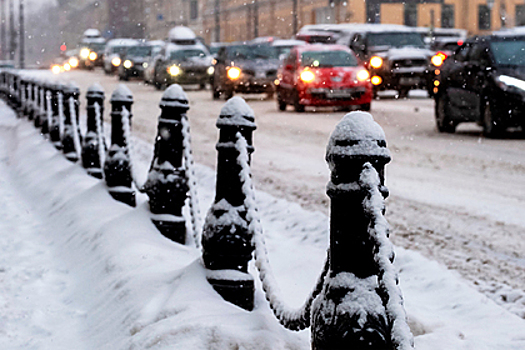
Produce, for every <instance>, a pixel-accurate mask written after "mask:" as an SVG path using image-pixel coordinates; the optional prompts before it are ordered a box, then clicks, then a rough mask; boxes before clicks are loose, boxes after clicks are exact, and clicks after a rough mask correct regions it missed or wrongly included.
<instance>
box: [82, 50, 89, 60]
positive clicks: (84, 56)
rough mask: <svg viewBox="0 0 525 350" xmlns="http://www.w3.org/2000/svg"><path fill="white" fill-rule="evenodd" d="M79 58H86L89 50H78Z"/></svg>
mask: <svg viewBox="0 0 525 350" xmlns="http://www.w3.org/2000/svg"><path fill="white" fill-rule="evenodd" d="M80 57H82V58H83V59H86V58H88V57H89V49H86V48H83V49H82V50H80Z"/></svg>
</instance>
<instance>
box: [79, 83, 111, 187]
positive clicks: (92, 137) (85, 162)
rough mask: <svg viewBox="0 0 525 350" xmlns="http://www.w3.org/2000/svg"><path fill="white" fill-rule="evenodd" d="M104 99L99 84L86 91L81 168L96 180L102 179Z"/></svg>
mask: <svg viewBox="0 0 525 350" xmlns="http://www.w3.org/2000/svg"><path fill="white" fill-rule="evenodd" d="M104 98H105V96H104V88H103V87H102V86H100V84H93V85H91V86H90V87H89V88H88V89H87V92H86V100H87V107H86V109H87V130H86V135H85V136H84V142H83V145H82V166H83V167H84V168H85V169H86V171H87V173H88V174H89V175H91V176H93V177H96V178H97V179H102V178H103V173H102V166H103V161H104V159H103V158H104V156H103V154H104V155H105V153H106V144H105V142H104V140H105V139H104V129H103V125H104V121H103V116H104ZM101 158H102V159H101Z"/></svg>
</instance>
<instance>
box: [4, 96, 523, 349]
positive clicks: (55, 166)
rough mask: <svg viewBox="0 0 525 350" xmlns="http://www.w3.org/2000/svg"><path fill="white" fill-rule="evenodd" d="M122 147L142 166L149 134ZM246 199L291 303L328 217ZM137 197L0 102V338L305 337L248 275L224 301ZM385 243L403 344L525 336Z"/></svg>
mask: <svg viewBox="0 0 525 350" xmlns="http://www.w3.org/2000/svg"><path fill="white" fill-rule="evenodd" d="M134 154H135V156H136V157H137V158H136V159H134V161H135V162H136V164H137V170H139V171H142V170H143V169H146V168H147V164H148V163H149V161H150V157H151V145H146V144H142V143H136V144H135V153H134ZM141 169H142V170H141ZM197 177H198V184H199V203H200V204H201V213H205V212H206V211H207V209H208V207H209V205H210V203H211V200H212V199H213V192H214V173H213V172H212V171H211V170H210V169H208V168H205V167H198V168H197ZM257 199H258V204H259V211H260V214H261V217H262V224H263V227H264V230H265V236H266V241H267V244H268V250H269V254H270V260H271V264H272V267H273V268H274V272H275V274H276V276H277V278H278V282H279V284H280V287H281V290H282V292H283V295H284V297H285V299H286V302H287V303H289V304H291V305H295V306H299V305H300V304H301V303H302V302H303V300H304V298H305V297H306V295H307V294H308V292H309V291H310V289H311V288H312V287H313V285H314V281H315V279H316V277H317V275H318V273H319V271H320V269H321V265H322V263H323V259H324V254H325V248H326V243H327V234H328V232H327V227H328V218H327V217H326V216H324V215H322V214H320V213H312V212H308V211H305V210H303V209H301V208H300V207H299V206H298V205H297V204H294V203H289V202H286V201H284V200H280V199H276V198H274V197H271V196H269V195H267V194H265V193H261V192H258V193H257ZM138 202H139V205H138V207H137V208H130V207H128V206H126V205H123V204H121V203H118V202H116V201H114V200H113V199H112V198H111V197H110V196H109V194H108V193H107V190H106V188H105V185H104V184H103V182H101V181H98V180H96V179H94V178H91V177H89V176H88V175H87V174H86V172H85V170H84V169H82V168H81V167H80V166H79V165H78V164H73V163H70V162H68V161H67V160H66V159H65V158H64V157H63V155H62V154H60V153H59V152H58V151H56V150H55V149H54V147H53V146H52V145H51V144H50V143H49V142H48V141H46V140H45V139H44V138H43V137H42V136H41V135H39V133H38V131H37V130H35V128H34V127H33V126H32V125H31V124H30V123H29V122H27V121H26V120H18V119H16V118H15V117H14V115H13V113H12V112H11V111H8V110H7V109H6V107H5V106H2V103H1V102H0V229H1V231H0V232H2V235H1V236H0V249H1V250H0V252H1V253H2V255H1V256H0V276H2V279H3V281H2V284H1V285H0V312H1V313H0V348H2V349H9V350H22V349H23V350H27V349H35V350H47V349H53V350H55V349H66V348H67V349H79V350H83V349H86V350H92V349H100V350H106V349H107V350H119V349H122V350H124V349H126V350H128V349H137V350H138V349H145V348H151V349H188V350H200V349H202V350H210V349H217V350H230V349H231V350H233V349H243V350H252V349H253V350H266V349H267V350H279V349H293V350H299V349H301V350H308V349H309V347H310V346H309V337H310V336H309V331H308V330H306V331H303V332H299V333H294V332H291V331H287V330H285V329H284V328H282V327H281V326H280V325H279V324H278V323H277V321H276V319H275V317H274V316H273V315H272V313H271V311H270V310H269V308H268V305H267V303H266V301H265V299H264V295H263V294H262V292H261V288H260V286H259V285H258V286H257V292H256V307H255V310H254V311H253V312H247V311H245V310H242V309H239V308H238V307H236V306H233V305H231V304H229V303H225V302H224V301H223V300H222V299H221V298H220V297H219V296H218V295H217V293H215V292H214V291H213V289H212V288H211V287H210V286H209V284H207V282H206V279H205V271H204V269H203V268H202V265H201V263H200V259H199V256H200V252H198V251H197V250H196V249H194V248H193V247H191V246H181V245H178V244H176V243H173V242H171V241H168V240H166V239H165V238H164V237H162V236H161V235H160V234H159V233H158V231H156V229H155V227H154V225H153V224H152V223H151V222H150V220H149V213H148V210H147V203H146V199H145V198H144V197H142V195H140V194H139V196H138ZM387 206H388V203H387ZM396 252H397V258H396V266H397V267H398V268H399V269H400V279H401V283H400V286H401V290H402V292H403V294H404V296H405V302H406V310H407V314H408V316H409V319H410V324H411V327H412V330H413V331H414V333H415V342H416V349H418V350H438V349H439V350H444V349H446V350H463V349H476V350H494V349H498V350H499V349H505V350H523V349H525V321H524V320H523V319H520V318H519V317H517V316H516V315H513V314H511V313H509V312H508V311H506V310H504V309H503V308H501V307H499V306H498V305H496V304H495V303H494V302H492V301H491V300H489V299H488V298H486V297H485V296H483V295H481V294H479V293H478V292H476V291H475V290H474V289H473V288H471V287H470V286H468V285H467V284H465V283H464V282H463V281H462V280H461V279H460V278H459V276H458V275H457V274H456V273H452V272H450V271H447V270H446V269H445V268H444V267H442V266H440V265H439V264H437V263H436V262H431V261H429V260H427V259H425V258H424V257H422V256H421V255H419V254H417V253H414V252H411V251H405V250H402V249H399V248H396ZM251 273H252V274H253V275H254V276H256V272H255V270H254V269H252V270H251Z"/></svg>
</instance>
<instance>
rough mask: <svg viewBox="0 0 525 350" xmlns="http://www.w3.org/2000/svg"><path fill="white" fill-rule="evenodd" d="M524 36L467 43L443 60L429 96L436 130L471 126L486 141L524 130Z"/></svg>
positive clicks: (506, 35)
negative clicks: (477, 126)
mask: <svg viewBox="0 0 525 350" xmlns="http://www.w3.org/2000/svg"><path fill="white" fill-rule="evenodd" d="M524 51H525V33H521V34H519V33H518V34H517V33H511V32H507V33H505V32H502V33H499V34H494V35H488V36H479V37H474V38H470V39H467V40H466V42H465V43H464V44H463V45H462V46H461V47H460V48H459V49H457V50H456V52H455V53H454V54H453V55H452V56H451V57H449V58H448V59H446V60H445V62H444V63H443V66H442V67H441V70H440V75H439V76H438V78H439V80H438V82H437V84H436V85H437V92H436V95H435V118H436V125H437V129H438V130H439V131H440V132H454V131H455V129H456V126H457V125H458V124H459V123H463V122H477V123H478V124H480V125H482V126H483V132H484V134H485V135H486V136H488V137H496V136H499V135H501V133H502V132H503V131H505V130H506V129H507V128H508V127H511V126H520V125H521V127H522V128H524V127H525V55H523V52H524Z"/></svg>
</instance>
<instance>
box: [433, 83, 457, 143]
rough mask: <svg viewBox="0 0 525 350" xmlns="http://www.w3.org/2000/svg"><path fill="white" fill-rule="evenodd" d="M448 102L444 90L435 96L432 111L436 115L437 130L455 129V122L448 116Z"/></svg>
mask: <svg viewBox="0 0 525 350" xmlns="http://www.w3.org/2000/svg"><path fill="white" fill-rule="evenodd" d="M449 103H450V102H449V101H448V95H447V92H446V91H445V92H444V93H442V94H440V95H438V96H436V105H435V111H434V113H435V115H436V126H437V129H438V131H439V132H447V133H453V132H455V131H456V123H455V122H454V121H453V120H452V118H451V117H450V105H449Z"/></svg>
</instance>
